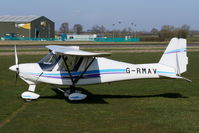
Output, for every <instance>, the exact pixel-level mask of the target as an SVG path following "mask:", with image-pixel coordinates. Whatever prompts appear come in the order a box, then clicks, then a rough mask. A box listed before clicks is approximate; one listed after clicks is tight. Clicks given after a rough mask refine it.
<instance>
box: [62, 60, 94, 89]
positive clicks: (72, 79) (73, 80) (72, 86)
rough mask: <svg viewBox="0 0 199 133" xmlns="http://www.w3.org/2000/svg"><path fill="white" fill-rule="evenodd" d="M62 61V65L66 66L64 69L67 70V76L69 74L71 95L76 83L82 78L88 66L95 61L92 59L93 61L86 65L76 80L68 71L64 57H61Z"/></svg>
mask: <svg viewBox="0 0 199 133" xmlns="http://www.w3.org/2000/svg"><path fill="white" fill-rule="evenodd" d="M62 59H63V61H64V64H65V66H66V69H67V71H68V74H69V76H70V79H71V82H72V85H71V86H70V89H71V93H72V92H73V91H74V89H75V85H76V83H77V82H78V81H79V80H80V78H82V77H83V75H84V73H85V72H86V71H87V70H88V68H89V67H90V65H91V64H92V63H93V61H94V60H95V57H93V59H92V60H91V61H90V62H89V64H88V65H87V66H86V68H85V69H84V71H83V72H81V73H80V74H79V76H78V77H76V78H75V77H73V76H72V73H71V71H70V69H69V67H68V64H67V62H66V60H65V59H64V56H62Z"/></svg>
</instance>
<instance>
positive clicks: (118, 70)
mask: <svg viewBox="0 0 199 133" xmlns="http://www.w3.org/2000/svg"><path fill="white" fill-rule="evenodd" d="M110 72H126V69H103V70H91V71H87V72H85V74H100V73H110ZM81 73H82V72H72V76H77V75H79V74H81ZM28 74H31V75H40V74H41V73H31V72H30V73H28ZM42 76H69V74H68V73H43V74H42Z"/></svg>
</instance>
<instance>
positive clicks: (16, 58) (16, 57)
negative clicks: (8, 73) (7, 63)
mask: <svg viewBox="0 0 199 133" xmlns="http://www.w3.org/2000/svg"><path fill="white" fill-rule="evenodd" d="M15 65H16V66H17V67H16V76H15V86H16V84H17V79H18V76H19V64H18V56H17V48H16V45H15Z"/></svg>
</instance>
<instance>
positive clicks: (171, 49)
mask: <svg viewBox="0 0 199 133" xmlns="http://www.w3.org/2000/svg"><path fill="white" fill-rule="evenodd" d="M159 64H162V65H165V66H169V67H172V68H174V69H175V71H176V74H178V75H180V74H181V73H183V72H186V70H187V64H188V57H187V41H186V39H178V38H172V39H171V41H170V43H169V45H168V47H167V48H166V50H165V52H164V54H163V55H162V57H161V59H160V61H159Z"/></svg>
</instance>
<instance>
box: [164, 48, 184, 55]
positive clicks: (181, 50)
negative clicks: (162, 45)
mask: <svg viewBox="0 0 199 133" xmlns="http://www.w3.org/2000/svg"><path fill="white" fill-rule="evenodd" d="M185 51H186V48H181V49H175V50H171V51H168V52H166V53H165V54H168V53H177V52H185Z"/></svg>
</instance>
